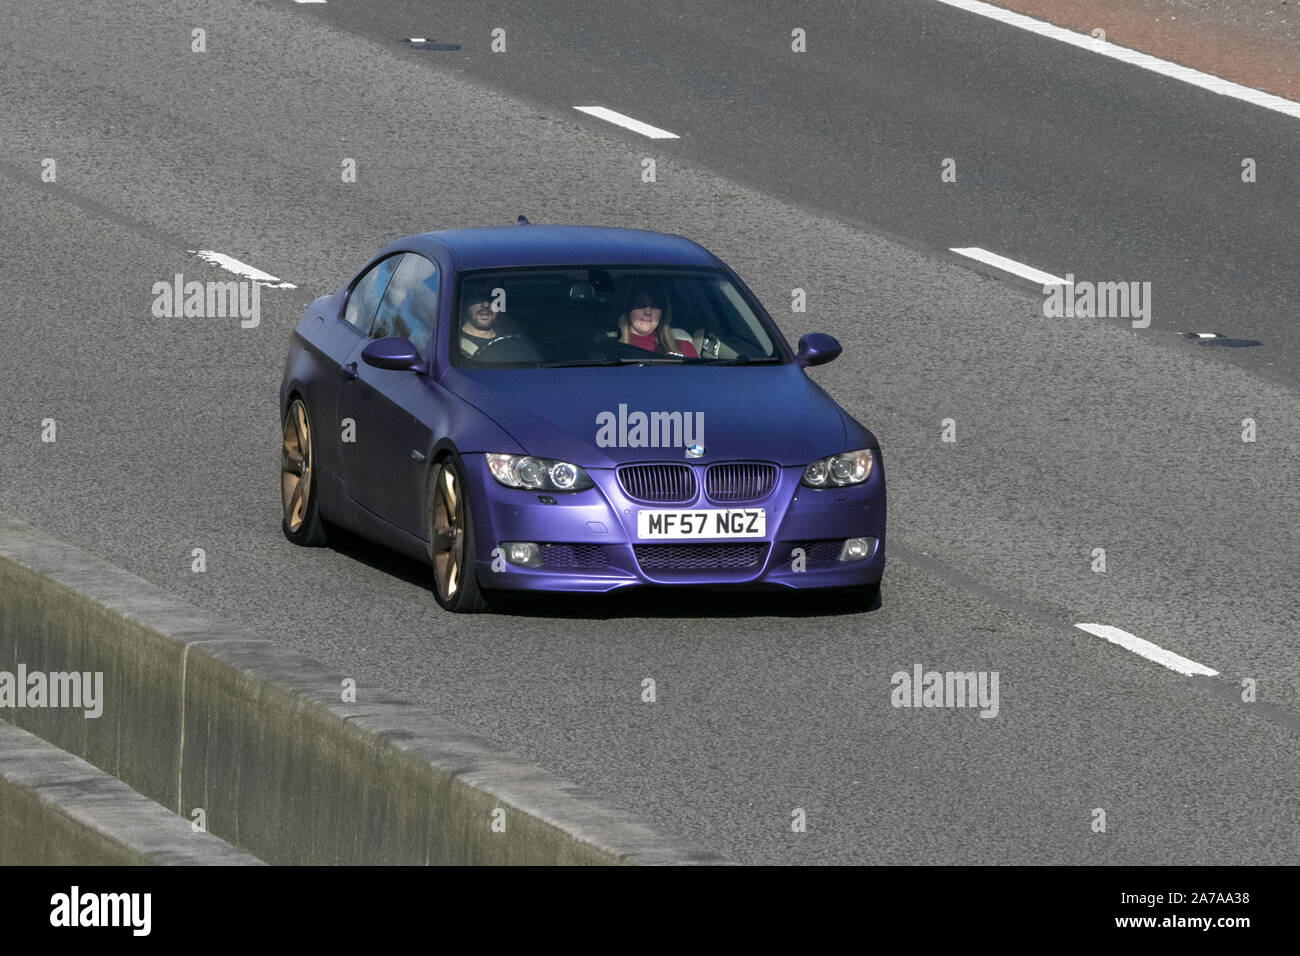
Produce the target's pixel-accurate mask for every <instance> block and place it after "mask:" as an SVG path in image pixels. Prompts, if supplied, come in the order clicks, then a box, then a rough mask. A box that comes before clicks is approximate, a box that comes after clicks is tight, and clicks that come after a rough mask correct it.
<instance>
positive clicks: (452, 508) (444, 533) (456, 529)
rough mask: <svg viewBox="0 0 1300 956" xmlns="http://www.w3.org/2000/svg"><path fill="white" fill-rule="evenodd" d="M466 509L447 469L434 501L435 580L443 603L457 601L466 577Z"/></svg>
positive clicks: (449, 468)
mask: <svg viewBox="0 0 1300 956" xmlns="http://www.w3.org/2000/svg"><path fill="white" fill-rule="evenodd" d="M464 508H465V503H464V500H463V498H462V497H461V493H460V486H459V484H458V483H457V481H456V471H455V469H454V468H451V467H449V466H447V465H444V466H443V468H442V470H441V471H439V473H438V487H437V488H435V489H434V497H433V580H434V585H435V586H436V587H437V588H438V597H440V598H441V599H442V601H443V603H448V602H451V601H454V600H455V599H456V594H457V592H458V591H459V590H460V585H461V577H462V575H463V573H464V568H465V512H464Z"/></svg>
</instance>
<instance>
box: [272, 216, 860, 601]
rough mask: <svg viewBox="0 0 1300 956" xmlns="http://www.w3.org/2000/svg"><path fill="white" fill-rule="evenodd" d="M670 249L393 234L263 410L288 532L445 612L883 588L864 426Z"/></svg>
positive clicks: (328, 309) (779, 342)
mask: <svg viewBox="0 0 1300 956" xmlns="http://www.w3.org/2000/svg"><path fill="white" fill-rule="evenodd" d="M839 354H840V346H839V343H838V342H836V341H835V339H833V338H832V337H831V336H829V335H822V334H810V335H805V336H804V337H803V338H801V339H800V340H799V347H798V349H797V351H791V349H790V346H789V345H788V344H787V342H786V341H785V339H784V338H783V337H782V335H781V332H780V331H779V330H778V329H777V327H776V325H775V323H774V322H773V321H772V319H771V317H770V316H769V315H768V314H767V312H766V311H764V309H763V307H762V305H760V304H759V302H758V300H757V299H756V298H755V297H754V294H753V293H752V292H751V291H750V290H749V289H748V288H746V287H745V284H744V283H743V282H741V280H740V279H739V277H737V276H736V274H735V273H733V272H732V271H731V270H730V269H729V268H728V267H727V266H726V265H725V264H724V263H723V262H722V261H721V260H719V259H718V258H717V257H716V256H714V255H712V254H711V253H709V252H708V251H706V250H705V249H703V248H702V247H701V246H699V245H697V244H696V243H694V242H691V241H690V240H688V239H684V238H682V237H680V236H670V235H664V234H661V233H654V232H642V231H639V230H632V229H604V228H594V227H585V226H540V225H537V226H535V225H531V224H529V223H528V222H527V220H525V219H524V218H523V217H520V224H518V225H515V226H501V227H495V228H486V229H456V230H449V231H445V232H431V233H426V234H424V235H419V236H409V237H407V238H405V239H399V240H398V241H396V242H394V243H392V244H390V245H389V246H387V247H386V248H385V249H383V250H382V251H380V252H379V253H378V254H377V255H376V256H374V258H372V259H371V260H370V261H369V262H367V263H366V264H365V265H364V266H363V267H362V268H361V269H360V271H358V272H357V274H356V275H355V276H353V277H352V278H351V279H350V280H349V281H348V282H347V284H346V285H344V286H343V287H342V288H341V289H339V290H338V291H337V292H335V293H333V294H332V295H328V296H324V297H322V298H319V299H317V300H316V301H315V302H313V303H312V304H311V307H310V308H308V309H307V312H306V314H304V315H303V317H302V319H301V321H299V323H298V325H297V328H296V329H295V330H294V333H293V341H292V342H291V344H290V346H289V357H288V361H287V362H286V363H285V370H284V381H283V383H282V385H281V387H280V411H281V416H282V421H283V423H284V444H283V450H282V453H281V459H280V461H281V464H280V488H281V498H282V503H283V507H284V533H285V534H286V535H287V536H288V538H289V540H291V541H293V542H294V543H296V544H301V545H319V544H324V543H325V542H326V540H327V535H328V532H329V530H330V528H331V526H341V527H344V528H347V529H349V530H351V531H353V532H355V533H357V534H359V535H361V536H363V537H365V538H368V539H371V540H373V541H375V542H378V543H380V544H382V545H384V546H387V547H390V548H392V549H394V550H396V551H399V552H401V553H403V554H406V555H409V556H411V557H413V558H416V559H418V560H420V561H423V562H425V563H427V564H429V565H431V566H432V569H433V591H434V594H435V596H436V597H437V600H438V603H439V604H441V605H442V606H443V607H444V608H446V609H447V610H449V611H480V610H483V609H485V608H487V607H488V606H489V604H490V602H491V600H492V598H493V596H494V595H499V594H501V593H503V592H510V591H514V592H520V591H590V592H602V591H613V590H616V589H619V588H628V587H637V586H640V587H651V588H687V587H700V586H706V587H716V588H736V587H748V588H776V589H781V588H798V589H837V591H839V592H841V593H845V594H848V595H849V596H850V598H851V600H852V603H860V604H861V605H862V606H867V605H869V604H870V603H871V602H873V601H874V600H875V598H876V594H877V593H878V590H879V587H880V578H881V575H882V573H883V572H884V567H885V475H884V466H883V463H882V461H881V457H880V447H879V445H878V443H877V442H876V439H875V437H874V436H873V435H872V434H871V432H870V431H868V430H867V429H866V428H864V427H863V426H862V425H860V424H859V423H858V422H857V421H855V420H854V419H853V418H852V417H851V416H850V415H848V414H847V413H846V412H845V411H844V410H843V409H841V408H840V407H839V406H838V405H837V404H836V403H835V402H834V401H833V400H832V399H831V398H830V396H828V395H827V394H826V393H825V392H824V391H822V389H821V388H820V387H818V386H817V384H816V383H814V382H813V381H812V380H811V379H809V378H808V376H807V375H806V374H805V372H804V369H805V368H806V367H807V366H810V365H819V364H822V363H824V362H829V361H830V360H831V359H833V358H835V357H836V356H837V355H839Z"/></svg>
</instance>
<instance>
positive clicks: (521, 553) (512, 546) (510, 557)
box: [501, 541, 542, 568]
mask: <svg viewBox="0 0 1300 956" xmlns="http://www.w3.org/2000/svg"><path fill="white" fill-rule="evenodd" d="M501 547H502V548H504V549H505V552H506V560H507V561H509V562H510V563H511V564H518V565H520V566H521V567H525V568H540V567H541V566H542V551H541V549H540V548H539V547H537V545H536V544H534V543H533V542H532V541H503V542H501Z"/></svg>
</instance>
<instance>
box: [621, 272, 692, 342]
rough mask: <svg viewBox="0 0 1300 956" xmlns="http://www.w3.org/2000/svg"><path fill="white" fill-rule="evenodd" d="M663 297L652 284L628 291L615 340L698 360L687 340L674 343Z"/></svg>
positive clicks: (676, 340)
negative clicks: (629, 292) (625, 305)
mask: <svg viewBox="0 0 1300 956" xmlns="http://www.w3.org/2000/svg"><path fill="white" fill-rule="evenodd" d="M667 301H668V300H667V297H666V296H665V295H664V292H663V289H662V288H660V287H659V286H657V285H653V284H643V285H638V286H636V287H635V288H634V289H633V290H632V298H631V302H630V305H629V308H628V311H626V312H624V313H623V314H622V315H620V316H619V317H618V340H619V341H620V342H622V343H623V344H624V345H635V346H636V347H637V348H641V349H645V350H646V351H647V352H657V353H659V354H660V355H681V356H683V357H684V358H699V353H697V352H696V351H695V346H694V345H693V344H691V342H690V340H689V339H674V338H673V329H672V321H671V319H667V320H665V316H664V309H665V306H666V304H667Z"/></svg>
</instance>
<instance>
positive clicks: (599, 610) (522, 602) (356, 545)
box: [329, 525, 881, 621]
mask: <svg viewBox="0 0 1300 956" xmlns="http://www.w3.org/2000/svg"><path fill="white" fill-rule="evenodd" d="M329 546H330V548H332V549H333V550H334V551H336V552H337V553H339V554H341V555H343V556H345V557H347V558H350V559H352V560H353V561H357V562H359V563H361V564H364V565H366V566H367V567H370V568H374V569H375V570H376V571H379V572H382V573H384V574H391V575H392V576H393V577H395V578H398V579H400V580H402V581H405V582H406V583H407V584H412V585H415V586H416V587H420V588H423V589H425V590H426V591H429V592H430V593H429V602H430V603H431V604H435V606H436V602H434V599H433V593H432V590H431V588H432V585H433V572H432V571H430V569H429V568H428V567H427V566H426V565H423V564H421V563H420V562H419V561H414V560H412V559H410V558H407V557H404V556H403V555H400V554H398V553H397V552H395V551H391V550H389V549H388V548H385V547H383V546H382V545H378V544H375V543H373V542H371V541H367V540H366V539H365V538H362V537H360V536H358V535H356V534H353V533H352V532H350V531H347V530H345V529H343V528H339V527H336V526H333V525H331V526H330V527H329ZM491 605H492V606H491V612H490V613H494V614H501V615H505V616H508V617H536V618H555V619H560V618H563V619H569V620H588V621H593V620H595V621H599V620H613V619H618V618H663V619H678V618H688V619H696V618H699V619H707V618H749V617H839V616H843V615H847V614H861V613H864V612H868V611H874V610H876V609H877V608H879V607H880V606H881V599H880V595H879V594H877V595H876V596H875V597H874V598H873V599H872V601H871V602H870V604H866V603H864V602H863V600H862V598H861V597H859V596H858V595H841V594H827V593H816V592H805V591H789V590H784V589H782V590H771V591H744V590H737V589H734V588H732V589H725V588H715V589H709V588H695V587H684V588H673V589H671V590H668V589H658V588H624V589H622V590H619V591H615V592H612V593H609V594H576V593H567V594H543V593H532V592H507V591H497V592H495V593H494V594H493V595H492V599H491Z"/></svg>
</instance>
